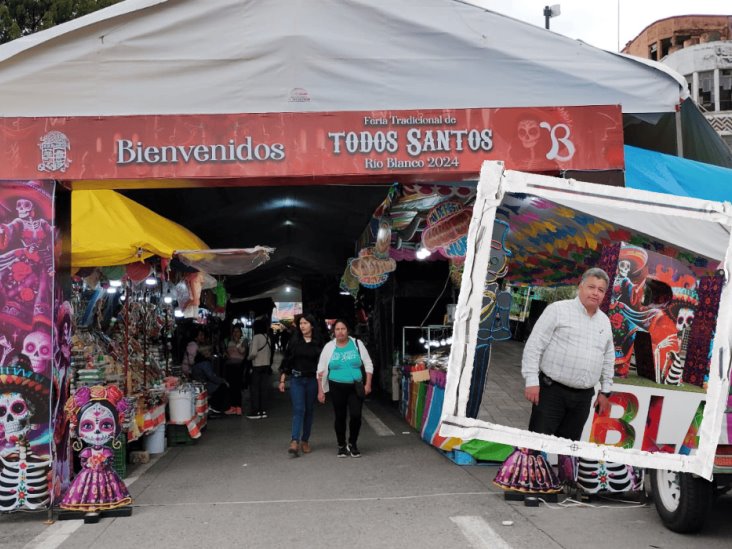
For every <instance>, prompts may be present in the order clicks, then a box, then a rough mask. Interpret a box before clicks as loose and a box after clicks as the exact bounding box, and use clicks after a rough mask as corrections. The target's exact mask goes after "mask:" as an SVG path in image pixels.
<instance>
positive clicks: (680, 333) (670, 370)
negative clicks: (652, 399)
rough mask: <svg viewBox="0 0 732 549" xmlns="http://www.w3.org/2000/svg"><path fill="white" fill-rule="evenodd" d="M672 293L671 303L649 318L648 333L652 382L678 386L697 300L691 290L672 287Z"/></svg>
mask: <svg viewBox="0 0 732 549" xmlns="http://www.w3.org/2000/svg"><path fill="white" fill-rule="evenodd" d="M672 292H673V298H672V300H671V303H669V304H668V306H666V307H664V308H663V309H662V311H661V312H659V313H658V316H657V317H656V318H654V319H653V321H652V323H651V326H650V327H649V328H648V331H649V332H650V334H651V341H652V342H653V343H654V346H653V349H654V350H653V360H654V364H655V367H656V383H665V384H667V385H680V384H681V380H682V376H683V373H684V362H685V359H686V346H687V345H688V342H689V336H690V334H691V327H692V324H693V322H694V312H695V310H696V307H697V305H698V297H697V293H696V290H695V289H691V288H678V287H677V288H672Z"/></svg>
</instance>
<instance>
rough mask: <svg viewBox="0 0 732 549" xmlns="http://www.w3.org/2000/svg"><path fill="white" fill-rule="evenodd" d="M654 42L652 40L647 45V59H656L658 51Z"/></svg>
mask: <svg viewBox="0 0 732 549" xmlns="http://www.w3.org/2000/svg"><path fill="white" fill-rule="evenodd" d="M656 46H657V45H656V43H655V42H654V43H653V44H651V45H650V46H648V59H653V60H654V61H658V51H657V47H656Z"/></svg>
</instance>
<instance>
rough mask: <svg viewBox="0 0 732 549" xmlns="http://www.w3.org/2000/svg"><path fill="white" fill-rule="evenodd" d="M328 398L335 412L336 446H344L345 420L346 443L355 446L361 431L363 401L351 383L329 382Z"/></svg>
mask: <svg viewBox="0 0 732 549" xmlns="http://www.w3.org/2000/svg"><path fill="white" fill-rule="evenodd" d="M328 385H329V386H330V398H331V400H332V401H333V411H334V412H335V432H336V439H337V440H338V446H345V445H346V418H347V417H349V420H348V442H350V443H351V444H356V442H357V441H358V433H359V431H361V408H362V407H363V399H362V398H360V397H359V396H358V395H357V394H356V390H355V389H354V387H353V383H337V382H335V381H329V382H328Z"/></svg>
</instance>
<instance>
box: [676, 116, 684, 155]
mask: <svg viewBox="0 0 732 549" xmlns="http://www.w3.org/2000/svg"><path fill="white" fill-rule="evenodd" d="M676 155H677V156H678V157H679V158H684V136H683V133H682V131H681V105H679V106H678V107H677V108H676Z"/></svg>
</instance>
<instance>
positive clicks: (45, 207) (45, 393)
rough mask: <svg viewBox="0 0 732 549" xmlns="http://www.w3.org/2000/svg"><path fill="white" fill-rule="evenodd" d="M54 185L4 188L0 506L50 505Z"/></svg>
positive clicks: (0, 211) (0, 201)
mask: <svg viewBox="0 0 732 549" xmlns="http://www.w3.org/2000/svg"><path fill="white" fill-rule="evenodd" d="M53 194H54V185H53V183H52V182H45V181H5V182H3V185H2V186H0V512H1V511H15V510H19V509H41V508H44V507H47V506H49V505H50V504H51V499H52V496H51V493H50V491H49V487H50V486H51V482H50V479H51V475H52V472H51V464H52V462H53V457H52V456H53V451H52V450H53V446H52V445H53V437H52V433H51V428H50V424H49V419H50V417H49V408H50V400H51V394H52V393H51V384H52V382H51V379H52V377H53V334H52V325H51V324H52V322H51V311H52V310H53V296H52V291H51V290H52V288H53V276H54V265H55V259H54V248H55V245H54V243H55V242H56V241H57V240H56V233H55V230H54V228H53V225H52V223H51V219H52V213H53Z"/></svg>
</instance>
